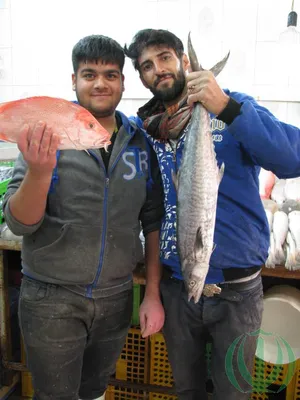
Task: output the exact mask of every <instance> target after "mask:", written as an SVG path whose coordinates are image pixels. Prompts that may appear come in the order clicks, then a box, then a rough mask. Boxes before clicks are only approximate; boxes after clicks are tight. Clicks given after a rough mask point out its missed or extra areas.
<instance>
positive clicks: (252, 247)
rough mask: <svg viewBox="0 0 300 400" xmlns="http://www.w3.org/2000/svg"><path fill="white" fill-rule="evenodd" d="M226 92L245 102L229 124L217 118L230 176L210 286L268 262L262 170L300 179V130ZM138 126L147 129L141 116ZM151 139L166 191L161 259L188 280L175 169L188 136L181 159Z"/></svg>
mask: <svg viewBox="0 0 300 400" xmlns="http://www.w3.org/2000/svg"><path fill="white" fill-rule="evenodd" d="M225 92H226V93H227V94H228V95H230V96H231V97H232V98H233V99H234V100H236V101H237V102H239V103H242V107H241V110H240V114H239V115H238V116H237V117H236V118H235V119H234V121H233V122H232V123H231V124H230V125H229V126H227V125H225V123H223V122H222V121H220V120H217V119H216V118H215V116H214V115H211V118H212V133H213V139H214V145H215V150H216V155H217V160H218V163H219V165H221V163H222V162H224V164H225V173H224V177H223V179H222V182H221V184H220V187H219V196H218V204H217V216H216V227H215V234H214V243H215V245H216V247H215V249H214V251H213V253H212V255H211V259H210V268H209V272H208V275H207V278H206V283H220V282H223V281H224V280H230V278H229V279H228V276H229V274H227V272H229V271H231V272H232V271H233V268H235V269H236V268H250V267H254V266H257V267H259V266H262V265H263V264H264V263H265V260H266V258H267V256H268V248H269V228H268V222H267V219H266V215H265V211H264V208H263V205H262V202H261V199H260V195H259V181H258V175H259V172H260V167H263V168H264V169H266V170H271V171H272V172H274V173H275V174H276V175H277V176H278V177H279V178H294V177H297V176H299V175H300V130H299V129H298V128H296V127H294V126H291V125H288V124H285V123H283V122H280V121H279V120H278V119H276V118H275V117H274V116H273V115H272V114H271V113H270V112H269V111H268V110H267V109H266V108H264V107H261V106H260V105H259V104H258V103H257V102H256V101H255V100H254V99H253V98H252V97H250V96H247V95H245V94H242V93H236V92H232V93H230V92H229V91H228V90H225ZM136 122H137V123H138V125H139V126H141V124H142V121H141V119H140V118H137V119H136ZM147 137H148V140H149V141H150V143H151V144H152V146H153V148H154V150H155V152H156V154H157V157H158V161H159V165H160V170H161V173H162V179H163V184H164V191H165V212H166V213H165V217H164V220H163V222H162V226H161V248H160V258H161V262H162V263H163V264H165V265H167V266H168V267H169V268H170V269H171V270H172V271H173V276H175V277H177V278H179V279H182V275H181V268H180V260H179V255H178V251H177V243H176V191H175V187H174V184H173V181H172V176H171V171H172V170H174V169H176V170H178V168H179V166H180V162H181V157H182V151H183V146H184V141H185V132H184V133H183V135H182V136H181V138H180V139H179V141H178V144H177V151H176V157H175V155H174V153H173V150H172V148H171V146H170V144H168V143H161V142H159V141H157V140H156V139H153V138H152V137H151V136H149V135H147ZM226 271H227V272H226ZM234 271H236V272H238V271H237V270H234ZM236 277H238V274H236Z"/></svg>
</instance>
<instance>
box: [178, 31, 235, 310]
mask: <svg viewBox="0 0 300 400" xmlns="http://www.w3.org/2000/svg"><path fill="white" fill-rule="evenodd" d="M188 49H189V58H190V62H191V66H192V69H193V70H194V71H195V70H202V67H201V66H200V65H199V64H198V61H197V58H196V55H195V52H194V49H193V47H192V43H191V40H190V36H189V42H188ZM228 56H229V54H228V55H227V57H225V58H224V59H223V60H222V61H221V62H220V63H218V64H216V65H215V67H213V68H212V70H211V71H213V72H214V74H215V75H217V74H218V73H219V72H220V71H221V70H222V68H223V67H224V65H225V63H226V61H227V59H228ZM223 172H224V165H222V166H221V168H220V169H219V167H218V163H217V160H216V154H215V149H214V144H213V138H212V133H211V120H210V116H209V114H208V111H207V110H206V109H205V108H204V107H203V106H202V105H201V104H200V103H196V104H195V106H194V109H193V112H192V117H191V123H190V125H189V129H188V132H187V134H186V139H185V143H184V150H183V155H182V161H181V165H180V167H179V171H178V174H177V175H176V176H175V175H173V178H174V182H175V186H176V189H177V235H178V250H179V255H180V260H181V269H182V274H183V278H184V282H185V285H186V288H187V291H188V299H189V301H190V300H191V299H192V298H193V299H194V302H195V303H197V302H198V301H199V299H200V296H201V294H202V292H203V288H204V283H205V278H206V275H207V272H208V269H209V260H210V257H211V253H212V251H213V246H214V243H213V237H214V229H215V220H216V208H217V197H218V188H219V184H220V181H221V179H222V176H223ZM217 289H218V288H217Z"/></svg>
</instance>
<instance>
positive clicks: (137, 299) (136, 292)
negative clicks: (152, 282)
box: [131, 283, 141, 326]
mask: <svg viewBox="0 0 300 400" xmlns="http://www.w3.org/2000/svg"><path fill="white" fill-rule="evenodd" d="M140 304H141V285H139V284H137V283H134V284H133V312H132V317H131V325H133V326H138V325H139V324H140V317H139V310H140Z"/></svg>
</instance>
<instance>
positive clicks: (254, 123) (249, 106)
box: [228, 93, 300, 178]
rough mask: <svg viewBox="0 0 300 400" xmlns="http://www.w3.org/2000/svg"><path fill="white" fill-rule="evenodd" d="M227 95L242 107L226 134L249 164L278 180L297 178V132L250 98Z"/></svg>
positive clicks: (299, 155) (299, 148) (299, 154)
mask: <svg viewBox="0 0 300 400" xmlns="http://www.w3.org/2000/svg"><path fill="white" fill-rule="evenodd" d="M229 95H230V96H231V97H232V98H233V99H235V100H236V101H238V102H239V103H242V107H241V110H240V114H239V115H238V116H237V117H236V118H235V119H234V121H233V122H232V123H231V124H230V125H229V126H228V131H229V132H230V133H231V134H232V135H233V137H234V138H235V139H236V140H237V141H238V142H239V143H240V144H241V146H242V148H243V149H244V150H245V151H246V152H247V154H248V155H249V156H250V158H251V160H252V162H253V163H254V164H255V165H259V166H261V167H263V168H264V169H266V170H270V171H272V172H273V173H274V174H275V175H276V176H277V177H278V178H294V177H298V176H300V129H299V128H297V127H295V126H292V125H289V124H286V123H284V122H281V121H279V120H278V119H277V118H276V117H275V116H274V115H272V114H271V113H270V112H269V111H268V110H267V109H266V108H264V107H262V106H260V105H259V104H258V103H257V102H256V101H255V100H254V99H253V98H252V97H250V96H247V95H243V94H241V93H229Z"/></svg>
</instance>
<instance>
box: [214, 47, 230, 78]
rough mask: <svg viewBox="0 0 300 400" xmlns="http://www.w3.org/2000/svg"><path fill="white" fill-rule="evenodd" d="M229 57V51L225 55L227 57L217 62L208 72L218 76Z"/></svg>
mask: <svg viewBox="0 0 300 400" xmlns="http://www.w3.org/2000/svg"><path fill="white" fill-rule="evenodd" d="M229 56H230V51H229V52H228V53H227V55H226V56H225V57H224V58H223V60H221V61H219V62H218V63H217V64H216V65H214V66H213V67H212V68H211V69H210V71H211V72H212V73H213V74H214V76H218V75H219V73H220V72H221V71H222V69H223V68H224V67H225V65H226V63H227V60H228V58H229Z"/></svg>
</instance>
